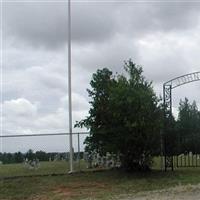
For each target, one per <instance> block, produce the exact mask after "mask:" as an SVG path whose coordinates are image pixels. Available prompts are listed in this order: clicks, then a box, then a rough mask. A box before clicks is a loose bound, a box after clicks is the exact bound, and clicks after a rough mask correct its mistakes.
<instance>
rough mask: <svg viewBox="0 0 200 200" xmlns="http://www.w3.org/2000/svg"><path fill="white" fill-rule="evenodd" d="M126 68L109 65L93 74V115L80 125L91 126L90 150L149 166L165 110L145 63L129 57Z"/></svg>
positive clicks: (125, 164)
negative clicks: (146, 73) (117, 70)
mask: <svg viewBox="0 0 200 200" xmlns="http://www.w3.org/2000/svg"><path fill="white" fill-rule="evenodd" d="M124 69H125V75H118V76H113V75H112V72H111V71H110V70H108V69H106V68H104V69H103V70H97V73H95V74H93V78H92V81H91V82H90V85H91V88H92V89H91V90H88V93H89V96H90V97H91V102H90V104H91V108H90V110H89V116H88V117H87V118H86V119H84V120H82V121H80V122H78V123H77V124H76V126H79V127H83V126H84V127H87V128H88V129H89V130H90V136H89V137H88V138H87V139H86V150H87V151H90V152H93V151H95V152H99V153H100V154H105V153H106V152H110V153H114V154H117V155H120V160H121V163H122V167H124V168H125V169H130V170H136V169H145V168H148V167H149V166H150V164H151V158H152V155H154V154H156V153H158V151H159V147H160V145H159V142H160V136H159V134H160V127H161V121H162V117H161V113H162V112H161V108H160V106H159V99H158V98H157V97H156V95H155V93H154V91H153V87H152V83H151V82H148V81H147V80H146V79H145V77H144V76H143V75H142V73H143V70H142V67H140V66H138V65H136V64H134V63H133V62H132V61H131V60H129V61H127V62H125V65H124Z"/></svg>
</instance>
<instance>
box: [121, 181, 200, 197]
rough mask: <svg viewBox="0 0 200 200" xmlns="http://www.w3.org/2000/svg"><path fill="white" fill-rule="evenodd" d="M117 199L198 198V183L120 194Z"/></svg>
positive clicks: (199, 191) (199, 192) (199, 194)
mask: <svg viewBox="0 0 200 200" xmlns="http://www.w3.org/2000/svg"><path fill="white" fill-rule="evenodd" d="M118 199H119V200H200V184H199V185H185V186H176V187H173V188H169V189H165V190H155V191H148V192H140V193H137V194H135V195H127V196H126V195H121V196H120V197H119V198H118Z"/></svg>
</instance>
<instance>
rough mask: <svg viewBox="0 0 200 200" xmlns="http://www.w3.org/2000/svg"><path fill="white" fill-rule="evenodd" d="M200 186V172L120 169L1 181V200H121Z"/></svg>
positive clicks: (191, 169) (188, 170)
mask: <svg viewBox="0 0 200 200" xmlns="http://www.w3.org/2000/svg"><path fill="white" fill-rule="evenodd" d="M197 183H200V169H199V168H189V169H181V170H177V171H175V172H161V171H157V170H153V171H152V172H149V173H125V172H121V171H117V170H109V171H108V170H107V171H101V172H84V173H77V174H72V175H67V174H66V175H59V176H44V177H25V178H15V179H7V180H1V182H0V184H1V185H0V199H1V200H11V199H12V200H22V199H27V200H31V199H32V200H39V199H40V200H83V199H88V200H89V199H90V200H94V199H102V200H108V199H117V195H123V194H133V195H134V194H136V193H137V192H140V191H147V190H155V189H163V188H167V187H172V186H175V185H184V184H197Z"/></svg>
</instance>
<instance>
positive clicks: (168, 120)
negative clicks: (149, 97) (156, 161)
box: [162, 71, 200, 171]
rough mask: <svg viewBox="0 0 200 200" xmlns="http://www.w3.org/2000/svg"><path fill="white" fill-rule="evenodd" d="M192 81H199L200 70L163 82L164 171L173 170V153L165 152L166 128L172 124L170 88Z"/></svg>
mask: <svg viewBox="0 0 200 200" xmlns="http://www.w3.org/2000/svg"><path fill="white" fill-rule="evenodd" d="M194 81H200V71H199V72H194V73H190V74H186V75H183V76H179V77H176V78H174V79H172V80H170V81H167V82H166V83H164V84H163V101H164V133H163V135H162V136H163V137H162V138H163V140H162V141H163V145H162V147H163V149H162V153H163V155H164V168H165V171H166V170H167V168H169V167H170V168H171V169H172V170H173V168H174V167H173V155H171V154H170V153H168V152H167V149H166V145H167V144H166V132H167V131H166V130H167V129H170V126H171V124H172V120H173V117H172V90H173V89H174V88H177V87H179V86H181V85H185V84H187V83H191V82H194Z"/></svg>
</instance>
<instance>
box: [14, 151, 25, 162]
mask: <svg viewBox="0 0 200 200" xmlns="http://www.w3.org/2000/svg"><path fill="white" fill-rule="evenodd" d="M14 160H15V163H21V162H23V161H24V155H23V154H22V153H21V152H17V153H14Z"/></svg>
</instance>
